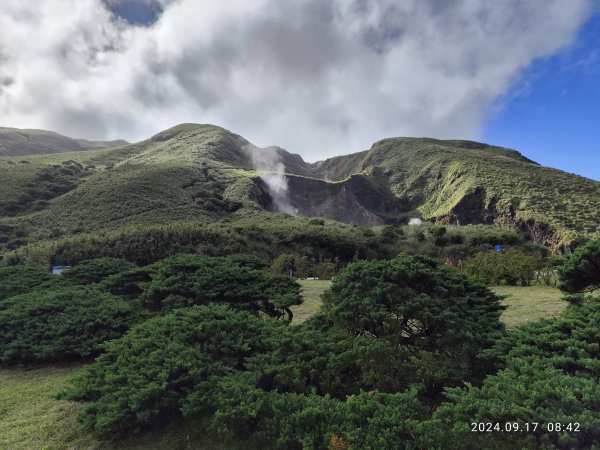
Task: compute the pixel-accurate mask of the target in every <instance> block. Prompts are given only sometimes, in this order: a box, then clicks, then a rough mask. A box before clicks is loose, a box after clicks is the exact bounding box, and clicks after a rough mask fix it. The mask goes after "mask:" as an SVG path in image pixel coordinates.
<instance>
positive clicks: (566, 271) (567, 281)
mask: <svg viewBox="0 0 600 450" xmlns="http://www.w3.org/2000/svg"><path fill="white" fill-rule="evenodd" d="M558 274H559V277H560V281H561V285H560V288H561V289H562V290H563V291H566V292H570V293H574V292H582V291H593V290H595V289H600V239H598V240H595V241H590V242H588V243H587V244H585V245H583V246H582V247H579V248H578V249H577V250H575V252H574V253H573V254H571V255H568V256H566V257H565V260H564V263H563V264H562V266H560V267H559V269H558Z"/></svg>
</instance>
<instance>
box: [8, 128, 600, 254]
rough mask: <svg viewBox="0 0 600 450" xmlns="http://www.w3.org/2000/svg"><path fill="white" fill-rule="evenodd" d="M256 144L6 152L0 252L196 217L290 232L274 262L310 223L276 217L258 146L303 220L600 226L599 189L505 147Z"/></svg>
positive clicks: (205, 136) (353, 232) (559, 234)
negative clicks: (318, 156)
mask: <svg viewBox="0 0 600 450" xmlns="http://www.w3.org/2000/svg"><path fill="white" fill-rule="evenodd" d="M250 148H251V147H250V146H249V143H248V142H247V141H246V140H244V139H243V138H242V137H240V136H237V135H234V134H232V133H230V132H228V131H226V130H224V129H222V128H219V127H215V126H210V125H191V124H187V125H180V126H177V127H175V128H172V129H170V130H166V131H164V132H162V133H159V134H157V135H155V136H153V137H152V138H151V139H149V140H146V141H143V142H140V143H138V144H133V145H127V146H124V147H120V148H115V149H106V150H94V151H86V152H75V153H68V154H66V153H65V154H54V155H37V156H29V157H27V158H26V159H24V158H22V157H12V158H0V179H1V180H2V182H1V183H2V186H1V187H2V189H0V208H1V210H2V211H3V212H2V213H0V245H1V246H2V247H3V248H4V250H5V251H6V250H15V249H18V248H22V247H23V246H24V245H26V244H27V243H39V242H41V241H42V242H44V241H49V240H56V239H57V238H61V239H63V238H67V237H68V236H74V235H80V234H81V233H87V234H86V235H85V236H86V239H103V238H104V233H106V234H108V235H110V236H116V235H121V236H122V235H126V234H127V233H133V234H135V235H148V234H153V235H154V236H153V237H154V238H156V237H157V233H156V232H155V230H156V228H153V227H157V226H158V227H162V229H161V232H160V233H164V234H166V235H167V236H166V237H165V238H166V239H168V238H169V236H168V235H169V231H168V230H169V227H170V226H171V224H173V226H174V227H181V226H184V227H185V226H188V225H185V224H183V225H181V223H182V222H184V223H190V222H195V223H196V224H197V223H198V222H201V223H202V224H203V225H217V226H216V227H214V228H213V230H215V231H214V233H220V234H226V235H227V234H229V235H236V234H238V235H239V234H242V233H240V232H238V230H237V228H236V226H239V227H242V228H244V227H246V228H252V227H255V226H258V227H259V228H263V229H264V228H269V229H270V230H272V231H273V233H276V232H277V230H278V231H279V232H280V233H284V235H282V236H281V237H277V236H276V235H275V236H273V235H271V236H269V238H273V237H275V239H271V240H274V242H275V245H278V244H279V241H283V242H281V244H282V245H281V246H280V247H279V248H277V250H276V251H272V253H273V254H272V255H269V256H276V255H278V254H280V253H284V252H288V251H286V250H287V249H286V242H285V240H286V236H285V234H287V230H286V228H287V227H291V228H303V227H310V220H304V219H293V218H287V219H285V218H283V217H281V216H278V215H274V214H273V213H272V212H271V211H274V210H277V209H278V206H277V204H276V202H275V200H274V199H273V197H272V196H271V195H270V193H269V190H268V188H267V185H266V184H265V182H264V181H263V180H262V179H261V177H260V175H261V174H260V173H258V172H257V171H256V170H255V169H254V167H253V165H252V158H251V153H252V152H254V153H255V154H263V155H269V154H270V155H271V156H272V157H274V158H279V160H280V161H281V162H282V163H283V165H284V166H285V171H286V180H287V182H288V187H289V189H288V191H289V199H288V200H289V202H290V203H291V206H293V207H295V208H296V209H297V211H298V212H299V214H300V215H305V216H322V217H325V218H330V219H336V220H339V221H342V222H349V223H353V224H358V225H383V224H391V225H393V224H402V223H406V221H407V220H408V218H409V217H422V218H423V219H430V220H435V221H438V222H442V223H449V224H461V225H465V224H489V225H496V226H501V227H505V228H512V229H516V230H521V231H523V232H525V233H526V234H527V235H528V236H529V237H531V238H532V239H533V240H534V241H535V242H537V243H540V244H543V245H546V246H548V247H550V248H552V249H553V250H560V249H561V248H564V247H566V246H572V245H574V244H577V243H578V242H580V240H581V239H585V238H587V237H590V236H592V235H594V233H597V232H598V222H599V221H600V217H599V216H598V214H599V212H598V211H599V210H598V208H597V205H598V204H599V203H600V183H598V182H595V181H592V180H587V179H584V178H581V177H577V176H575V175H569V174H566V173H564V172H560V171H557V170H552V169H546V168H543V167H540V166H538V165H536V164H534V163H532V162H531V161H529V160H527V159H526V158H524V157H522V156H521V155H519V154H518V153H517V152H515V151H511V150H506V149H502V148H498V147H491V146H486V145H483V144H476V143H473V142H466V141H436V140H433V139H409V138H395V139H386V140H383V141H380V142H378V143H376V144H374V145H373V147H372V148H371V149H370V150H369V151H366V152H362V153H356V154H353V155H348V156H340V157H336V158H332V159H329V160H326V161H322V162H319V163H315V164H306V163H304V162H303V161H302V159H301V158H300V157H299V156H298V155H291V154H289V153H287V152H285V151H284V150H282V149H271V150H265V149H253V150H249V149H250ZM315 220H318V221H322V220H323V219H315ZM321 223H324V228H325V229H329V230H330V232H332V233H335V234H338V233H339V234H341V235H345V236H347V237H349V240H350V242H354V241H356V240H364V239H363V238H361V237H360V235H361V234H362V233H363V230H362V229H360V228H359V229H353V228H352V227H345V226H342V225H340V224H339V223H338V222H332V221H327V220H326V221H325V222H321ZM167 224H169V225H167ZM266 224H268V225H266ZM189 226H191V227H193V225H189ZM316 226H317V225H314V226H313V227H312V228H313V229H314V228H315V227H316ZM221 229H223V230H221ZM266 231H267V232H269V230H266ZM160 233H159V234H160ZM234 237H235V236H234ZM307 237H309V238H313V237H315V235H314V234H311V235H309V236H307ZM385 237H386V238H387V239H391V240H394V239H395V237H394V236H393V235H392V234H388V235H386V236H385ZM248 238H250V239H251V237H250V236H247V235H245V236H240V240H242V241H243V242H246V241H247V240H248ZM437 238H438V242H437V244H440V245H442V244H443V245H445V246H450V245H453V244H455V243H456V242H453V241H452V240H451V239H450V238H451V236H448V237H445V236H443V235H440V236H437ZM456 239H458V238H456ZM307 241H308V245H314V246H315V247H318V246H319V245H320V243H314V244H313V243H311V242H310V239H307ZM155 244H156V247H159V248H160V247H161V246H166V245H165V243H163V242H160V241H159V242H155ZM232 244H235V242H234V243H232ZM36 245H37V246H38V247H39V246H42V247H43V248H45V247H44V246H45V245H46V244H44V243H40V244H36ZM238 245H243V244H239V243H238ZM38 247H36V249H37V250H36V251H39V248H38ZM154 247H155V246H152V247H151V248H152V250H151V251H154ZM293 250H294V252H296V251H295V249H293ZM356 250H359V249H352V250H351V251H352V253H354V252H355V251H356ZM178 251H182V250H178ZM183 251H188V250H183ZM237 251H240V249H238V250H237ZM300 253H301V255H302V256H310V257H314V255H307V254H304V253H303V252H300ZM94 256H119V255H112V254H107V255H94ZM161 256H165V255H164V254H163V255H161ZM317 256H319V255H317ZM335 256H337V255H328V256H326V257H325V258H334V257H335ZM383 256H394V254H392V255H388V254H384V255H383ZM316 259H317V260H320V259H321V258H318V257H317V258H316ZM154 260H156V259H154ZM138 262H139V261H138ZM146 262H147V261H146Z"/></svg>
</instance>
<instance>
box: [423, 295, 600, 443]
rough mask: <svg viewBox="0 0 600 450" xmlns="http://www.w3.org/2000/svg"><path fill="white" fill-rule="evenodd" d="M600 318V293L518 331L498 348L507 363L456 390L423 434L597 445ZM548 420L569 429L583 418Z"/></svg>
mask: <svg viewBox="0 0 600 450" xmlns="http://www.w3.org/2000/svg"><path fill="white" fill-rule="evenodd" d="M598 323H600V299H595V300H591V301H588V302H586V303H584V304H583V305H581V306H570V307H569V308H568V309H567V312H566V314H564V315H563V316H562V317H559V318H556V319H551V320H544V321H541V322H538V323H534V324H530V325H527V326H526V327H524V328H522V329H520V330H518V331H517V332H515V333H514V334H513V335H512V336H511V337H510V338H509V339H507V340H505V341H502V342H501V343H500V345H499V347H498V349H497V351H499V353H500V354H505V355H506V356H505V359H506V367H505V368H504V369H503V370H501V371H500V372H499V373H498V374H497V375H494V376H490V377H488V378H487V379H486V380H485V382H484V384H483V386H482V387H474V386H470V387H468V388H467V389H463V390H461V389H450V390H449V391H448V396H449V398H450V400H452V401H453V403H447V404H444V405H443V406H441V407H440V408H439V409H438V410H437V411H436V412H435V414H434V416H433V419H432V420H431V421H430V422H428V423H426V424H424V425H423V427H424V435H423V436H422V439H423V440H425V439H426V437H427V439H429V440H430V441H429V442H428V444H429V445H431V446H434V447H435V446H436V445H441V443H443V444H444V448H453V449H461V448H484V447H485V448H497V449H513V448H562V449H568V448H592V446H593V445H595V444H597V442H599V441H600V390H599V389H600V375H599V373H600V372H599V371H598V367H599V360H600V347H599V344H598V343H599V342H600V329H599V328H598ZM472 422H491V423H492V424H495V423H499V424H500V426H501V427H502V428H503V427H504V426H505V423H507V422H510V423H513V422H518V423H519V426H520V429H521V430H525V423H529V424H530V431H529V432H524V431H521V432H513V433H506V432H504V433H499V432H490V433H473V432H471V431H470V430H471V426H470V424H471V423H472ZM533 422H536V423H538V427H537V429H536V430H535V431H534V430H533V429H532V428H533V425H532V424H533ZM549 423H550V424H555V423H560V424H562V428H563V429H565V428H566V426H567V425H568V424H569V423H571V424H573V423H579V426H578V429H579V431H578V432H574V431H572V430H571V431H570V432H567V431H563V432H556V431H554V432H553V431H548V429H547V424H549ZM423 445H424V444H423Z"/></svg>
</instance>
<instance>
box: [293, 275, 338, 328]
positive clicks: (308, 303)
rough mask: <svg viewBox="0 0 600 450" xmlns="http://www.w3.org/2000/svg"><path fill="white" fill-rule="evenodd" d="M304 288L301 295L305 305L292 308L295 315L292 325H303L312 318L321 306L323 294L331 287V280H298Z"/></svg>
mask: <svg viewBox="0 0 600 450" xmlns="http://www.w3.org/2000/svg"><path fill="white" fill-rule="evenodd" d="M298 282H299V283H300V285H301V286H302V290H301V295H302V297H303V299H304V303H302V304H301V305H297V306H292V307H291V308H290V309H291V310H292V312H293V313H294V318H293V320H292V323H302V322H304V321H305V320H306V319H308V318H309V317H310V316H312V315H313V314H314V313H315V312H317V310H318V309H319V307H320V306H321V294H322V293H323V292H325V291H326V290H327V289H328V288H329V286H331V280H298Z"/></svg>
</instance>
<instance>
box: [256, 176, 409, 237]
mask: <svg viewBox="0 0 600 450" xmlns="http://www.w3.org/2000/svg"><path fill="white" fill-rule="evenodd" d="M286 179H287V182H288V192H289V201H290V204H291V205H292V206H293V207H294V208H295V209H296V211H297V214H298V215H299V216H304V217H326V218H328V219H334V220H337V221H340V222H345V223H352V224H356V225H362V226H376V225H383V224H384V222H385V215H386V214H388V213H393V212H397V211H405V210H408V209H407V205H406V204H405V202H403V201H401V200H400V199H398V198H397V197H395V196H394V195H393V194H392V193H391V191H387V192H386V191H385V190H383V189H381V188H378V187H376V186H374V185H373V184H371V183H370V182H369V180H367V178H366V177H364V176H362V175H353V176H351V177H350V178H348V179H347V180H345V181H342V182H338V183H331V182H327V181H324V180H318V179H316V178H306V177H301V176H294V175H287V176H286ZM262 205H263V207H264V208H265V209H269V210H274V209H273V208H274V206H273V202H272V201H266V200H265V199H264V198H263V201H262Z"/></svg>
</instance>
